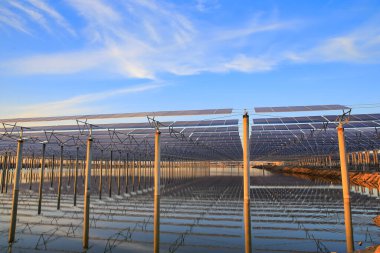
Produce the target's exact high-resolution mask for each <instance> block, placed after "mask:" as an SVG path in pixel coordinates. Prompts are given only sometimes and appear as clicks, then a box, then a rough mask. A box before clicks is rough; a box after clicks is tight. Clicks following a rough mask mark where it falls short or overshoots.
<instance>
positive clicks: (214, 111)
mask: <svg viewBox="0 0 380 253" xmlns="http://www.w3.org/2000/svg"><path fill="white" fill-rule="evenodd" d="M231 113H232V109H206V110H183V111H158V112H137V113H118V114H97V115H75V116H58V117H36V118H13V119H0V122H41V121H65V120H77V119H82V120H85V119H116V118H134V117H146V116H196V115H214V114H231Z"/></svg>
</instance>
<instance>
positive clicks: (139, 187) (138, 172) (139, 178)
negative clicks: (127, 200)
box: [137, 155, 141, 193]
mask: <svg viewBox="0 0 380 253" xmlns="http://www.w3.org/2000/svg"><path fill="white" fill-rule="evenodd" d="M140 191H141V155H139V162H138V168H137V192H138V193H140Z"/></svg>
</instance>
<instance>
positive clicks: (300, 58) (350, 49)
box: [286, 19, 380, 64]
mask: <svg viewBox="0 0 380 253" xmlns="http://www.w3.org/2000/svg"><path fill="white" fill-rule="evenodd" d="M378 23H379V19H375V20H370V21H369V22H368V23H366V24H364V25H362V26H359V27H357V28H356V29H354V30H352V31H351V32H347V33H346V34H343V35H339V36H334V37H331V38H327V39H324V40H322V41H320V42H319V43H317V45H315V46H313V47H312V48H310V49H306V50H303V51H299V52H290V53H289V54H287V56H286V57H287V58H288V59H289V60H291V61H294V62H349V63H367V64H368V63H379V62H380V28H379V26H378Z"/></svg>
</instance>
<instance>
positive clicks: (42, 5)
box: [28, 0, 76, 35]
mask: <svg viewBox="0 0 380 253" xmlns="http://www.w3.org/2000/svg"><path fill="white" fill-rule="evenodd" d="M28 2H29V3H30V4H31V5H33V6H34V7H36V8H37V9H39V10H41V11H43V12H45V13H46V14H48V15H49V16H50V17H52V18H53V19H54V20H55V21H56V22H57V24H58V25H60V26H61V27H63V28H65V29H66V31H68V32H69V33H71V34H72V35H75V34H76V33H75V31H74V30H73V29H72V28H71V26H70V25H69V23H68V22H67V21H66V19H65V18H64V17H63V16H62V15H61V14H59V12H57V11H56V10H55V9H53V8H52V7H50V6H49V5H48V4H47V3H46V2H45V1H42V0H28Z"/></svg>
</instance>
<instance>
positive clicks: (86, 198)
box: [82, 136, 92, 249]
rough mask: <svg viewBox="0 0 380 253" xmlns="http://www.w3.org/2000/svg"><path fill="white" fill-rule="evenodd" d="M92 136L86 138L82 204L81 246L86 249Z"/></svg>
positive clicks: (88, 222)
mask: <svg viewBox="0 0 380 253" xmlns="http://www.w3.org/2000/svg"><path fill="white" fill-rule="evenodd" d="M91 148H92V137H91V136H90V137H89V138H88V139H87V152H86V153H87V154H86V172H85V173H86V176H85V182H84V184H85V186H84V206H83V229H82V230H83V248H84V249H88V233H89V227H90V195H91V163H92V150H91Z"/></svg>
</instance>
